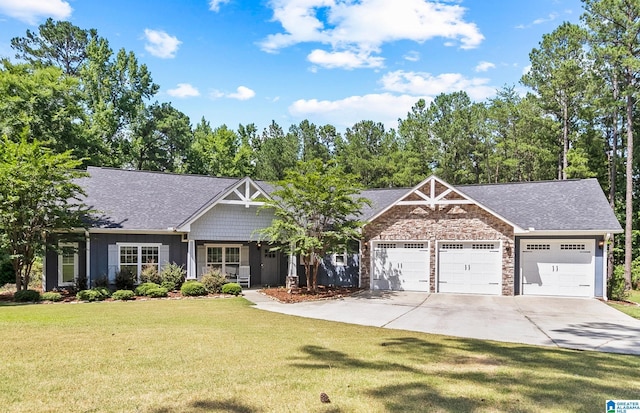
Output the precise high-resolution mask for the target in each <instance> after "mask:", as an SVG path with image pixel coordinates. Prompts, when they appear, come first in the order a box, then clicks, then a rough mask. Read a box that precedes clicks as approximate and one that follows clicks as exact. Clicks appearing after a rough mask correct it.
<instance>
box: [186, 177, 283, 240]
mask: <svg viewBox="0 0 640 413" xmlns="http://www.w3.org/2000/svg"><path fill="white" fill-rule="evenodd" d="M242 185H244V191H245V195H242V193H241V191H238V188H240V187H241V186H242ZM251 185H253V187H254V188H255V189H256V194H261V195H263V196H264V197H265V198H267V199H271V197H270V196H269V194H267V193H266V192H264V190H263V189H262V188H261V187H260V185H258V184H257V183H256V181H254V180H253V179H251V178H249V177H248V176H247V177H245V178H242V179H241V180H240V181H238V183H237V184H235V185H233V186H232V187H231V188H229V189H227V190H226V191H225V192H222V193H220V194H218V195H217V196H216V197H215V198H214V199H213V200H212V201H211V202H210V203H209V205H207V206H205V207H203V208H202V209H201V210H200V211H199V212H197V213H195V214H194V215H192V216H191V217H189V218H187V220H186V221H184V222H183V223H181V224H180V225H178V227H177V228H176V230H177V231H187V232H188V231H190V230H191V224H193V223H194V222H195V221H197V220H198V219H200V218H201V217H202V216H203V215H204V214H206V213H207V212H209V211H210V210H211V209H212V208H213V207H215V206H216V205H218V204H232V205H244V206H245V207H246V208H249V207H250V206H262V205H264V202H256V201H254V199H255V198H257V197H258V196H259V195H256V194H254V195H253V196H250V195H249V193H250V186H251ZM233 193H235V194H236V195H238V196H239V197H240V198H241V199H240V200H226V199H225V198H226V197H228V196H229V195H231V194H233Z"/></svg>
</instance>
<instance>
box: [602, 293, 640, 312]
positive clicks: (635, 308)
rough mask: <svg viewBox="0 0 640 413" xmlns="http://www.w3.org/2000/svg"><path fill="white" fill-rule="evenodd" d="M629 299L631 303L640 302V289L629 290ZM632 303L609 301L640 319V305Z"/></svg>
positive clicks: (619, 309)
mask: <svg viewBox="0 0 640 413" xmlns="http://www.w3.org/2000/svg"><path fill="white" fill-rule="evenodd" d="M627 301H629V302H630V303H635V304H640V291H637V290H631V291H630V292H629V297H627ZM630 303H626V304H625V303H621V302H609V305H610V306H611V307H613V308H615V309H616V310H618V311H621V312H623V313H625V314H627V315H630V316H631V317H633V318H637V319H640V305H634V304H630Z"/></svg>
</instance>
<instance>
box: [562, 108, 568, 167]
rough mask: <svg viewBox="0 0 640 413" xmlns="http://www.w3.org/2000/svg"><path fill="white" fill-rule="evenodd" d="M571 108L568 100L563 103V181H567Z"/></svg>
mask: <svg viewBox="0 0 640 413" xmlns="http://www.w3.org/2000/svg"><path fill="white" fill-rule="evenodd" d="M568 117H569V108H568V107H567V102H566V100H565V101H564V102H562V174H561V176H562V178H561V179H562V180H565V179H567V167H568V166H569V161H568V160H567V152H569V119H568Z"/></svg>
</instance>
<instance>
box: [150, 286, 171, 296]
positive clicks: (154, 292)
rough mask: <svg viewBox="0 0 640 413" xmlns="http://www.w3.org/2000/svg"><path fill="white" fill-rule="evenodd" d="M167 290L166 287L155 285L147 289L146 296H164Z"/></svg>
mask: <svg viewBox="0 0 640 413" xmlns="http://www.w3.org/2000/svg"><path fill="white" fill-rule="evenodd" d="M168 293H169V291H168V290H167V289H166V288H162V287H155V288H150V289H148V290H147V297H151V298H160V297H166V296H167V294H168Z"/></svg>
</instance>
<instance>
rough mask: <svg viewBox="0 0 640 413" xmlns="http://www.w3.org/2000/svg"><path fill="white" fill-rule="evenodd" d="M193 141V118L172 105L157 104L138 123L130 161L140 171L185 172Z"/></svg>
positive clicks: (134, 127) (145, 109)
mask: <svg viewBox="0 0 640 413" xmlns="http://www.w3.org/2000/svg"><path fill="white" fill-rule="evenodd" d="M192 141H193V133H192V132H191V123H190V121H189V117H188V116H187V115H185V114H184V113H182V112H180V111H179V110H178V109H176V108H174V107H173V106H171V104H170V103H162V104H161V103H158V102H156V103H154V104H153V105H151V106H148V107H146V108H144V110H143V111H142V113H141V114H140V116H139V117H138V119H137V120H136V122H135V123H134V125H133V133H132V137H131V142H130V148H129V151H128V152H129V154H128V156H127V158H129V162H130V164H131V166H132V167H134V168H135V169H138V170H148V171H166V172H184V171H185V170H186V161H187V152H188V151H189V148H190V147H191V144H192Z"/></svg>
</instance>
